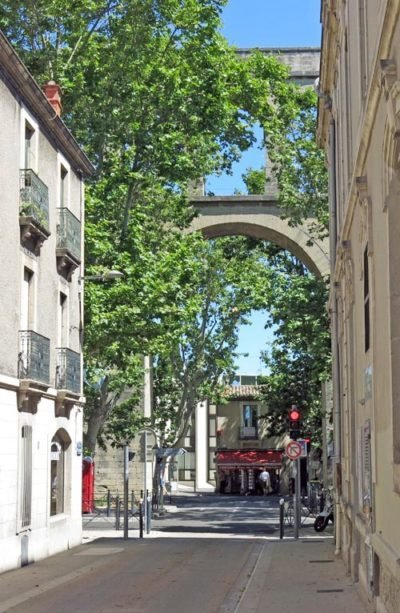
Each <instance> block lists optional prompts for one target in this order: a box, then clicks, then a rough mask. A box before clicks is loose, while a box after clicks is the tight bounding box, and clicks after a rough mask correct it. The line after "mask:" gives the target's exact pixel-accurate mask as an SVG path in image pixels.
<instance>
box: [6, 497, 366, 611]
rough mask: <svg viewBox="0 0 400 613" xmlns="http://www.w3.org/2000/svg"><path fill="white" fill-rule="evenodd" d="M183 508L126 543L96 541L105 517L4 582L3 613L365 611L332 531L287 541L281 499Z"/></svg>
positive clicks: (185, 500) (117, 536) (183, 500)
mask: <svg viewBox="0 0 400 613" xmlns="http://www.w3.org/2000/svg"><path fill="white" fill-rule="evenodd" d="M172 502H174V500H172ZM175 502H176V503H177V504H176V505H175V506H173V505H167V509H168V512H167V514H166V515H165V516H164V517H163V518H160V519H157V520H155V521H154V531H152V534H151V536H150V537H147V536H145V538H143V539H139V538H137V531H136V530H132V531H130V538H129V540H123V539H122V538H121V533H116V532H115V531H114V530H111V529H109V528H107V527H105V528H104V529H103V531H102V534H103V537H102V538H96V536H97V535H98V533H101V530H100V529H99V527H98V526H99V521H100V520H99V519H97V520H96V527H95V528H93V529H91V530H88V529H85V532H84V536H85V539H86V541H87V542H86V544H84V545H82V546H81V547H78V548H75V549H72V550H71V551H68V552H64V553H61V554H59V555H57V556H54V557H52V558H48V559H46V560H43V561H41V562H38V563H36V564H33V565H30V566H27V567H25V568H22V569H20V570H17V571H12V572H10V573H5V574H4V575H2V576H0V594H1V601H0V612H6V611H10V612H14V613H17V612H21V613H22V612H28V611H29V612H30V613H45V612H47V611H55V612H57V613H64V612H68V613H69V612H70V611H77V612H96V613H108V612H111V611H115V610H119V611H126V612H135V613H136V612H137V613H139V612H144V613H169V612H172V611H174V612H177V613H180V612H182V613H187V612H190V613H214V612H215V613H217V612H218V613H250V612H254V613H262V612H265V611H268V612H269V613H274V612H275V611H276V612H277V613H278V612H279V613H286V612H287V613H289V611H293V610H294V609H295V608H296V607H297V606H298V605H299V603H301V608H302V610H308V611H309V612H310V613H313V612H314V611H320V610H322V609H323V610H324V613H330V612H331V611H332V612H333V611H335V613H338V612H340V611H343V612H344V611H347V612H348V611H351V613H362V612H363V611H364V610H365V609H364V608H363V606H362V604H361V602H360V601H359V599H358V596H357V594H356V591H355V588H354V586H353V584H352V581H351V579H350V578H349V577H347V576H346V575H345V572H344V567H343V564H342V563H341V561H338V560H336V559H335V556H334V546H333V543H332V536H331V530H330V533H327V534H325V533H324V534H323V535H322V537H321V535H317V534H316V533H315V532H314V531H313V529H312V527H311V526H310V527H308V528H304V529H303V530H302V534H301V539H300V540H299V541H294V540H293V539H292V538H291V537H290V536H288V538H287V539H285V540H284V541H279V531H277V530H276V520H277V503H278V500H277V499H273V498H271V499H270V498H267V497H266V498H262V497H260V498H257V497H254V498H246V497H241V498H239V497H230V496H225V497H221V496H195V495H192V496H179V497H177V498H176V500H175ZM92 524H93V522H92ZM108 525H110V524H108ZM254 535H255V536H254ZM92 539H95V540H92Z"/></svg>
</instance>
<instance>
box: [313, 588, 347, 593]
mask: <svg viewBox="0 0 400 613" xmlns="http://www.w3.org/2000/svg"><path fill="white" fill-rule="evenodd" d="M332 592H344V590H340V589H336V590H317V594H331V593H332Z"/></svg>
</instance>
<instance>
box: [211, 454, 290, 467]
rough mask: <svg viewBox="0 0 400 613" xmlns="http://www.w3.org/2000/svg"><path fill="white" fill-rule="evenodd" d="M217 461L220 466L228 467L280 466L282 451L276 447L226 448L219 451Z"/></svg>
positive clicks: (216, 456)
mask: <svg viewBox="0 0 400 613" xmlns="http://www.w3.org/2000/svg"><path fill="white" fill-rule="evenodd" d="M215 463H216V464H218V466H221V467H224V468H228V467H253V468H258V467H259V468H262V467H263V466H269V467H270V468H278V467H280V466H281V465H282V451H276V450H275V449H224V450H223V451H217V453H216V455H215Z"/></svg>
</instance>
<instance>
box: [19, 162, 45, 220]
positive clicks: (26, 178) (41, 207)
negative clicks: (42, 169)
mask: <svg viewBox="0 0 400 613" xmlns="http://www.w3.org/2000/svg"><path fill="white" fill-rule="evenodd" d="M19 194H20V202H19V214H20V215H21V216H23V217H32V219H33V220H34V221H35V222H36V223H37V224H38V225H39V226H41V227H42V228H44V229H45V230H49V190H48V188H47V185H45V184H44V183H43V181H42V180H41V179H39V177H38V175H37V174H36V173H35V172H34V171H33V170H31V169H30V168H25V169H22V170H20V191H19Z"/></svg>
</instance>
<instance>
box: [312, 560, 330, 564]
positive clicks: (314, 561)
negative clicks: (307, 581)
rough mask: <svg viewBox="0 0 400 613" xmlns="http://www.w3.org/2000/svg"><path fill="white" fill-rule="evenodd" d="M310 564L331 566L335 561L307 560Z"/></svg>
mask: <svg viewBox="0 0 400 613" xmlns="http://www.w3.org/2000/svg"><path fill="white" fill-rule="evenodd" d="M308 561H309V563H310V564H332V562H334V561H335V560H308Z"/></svg>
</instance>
